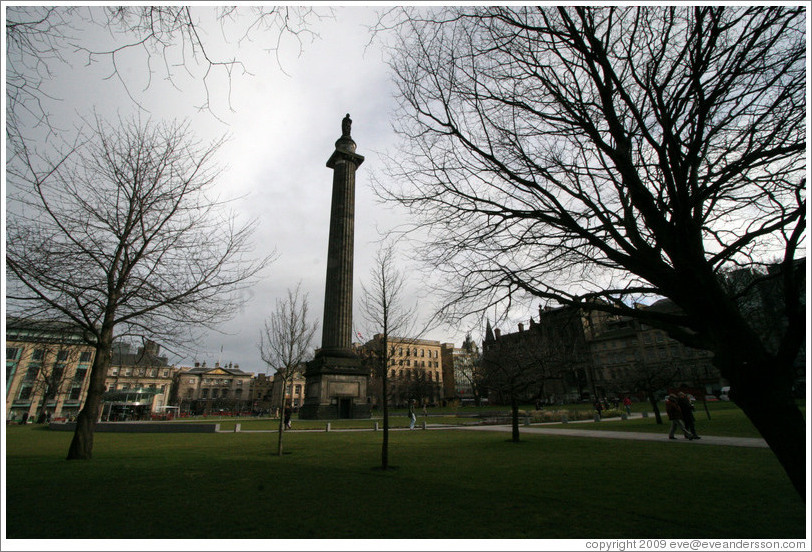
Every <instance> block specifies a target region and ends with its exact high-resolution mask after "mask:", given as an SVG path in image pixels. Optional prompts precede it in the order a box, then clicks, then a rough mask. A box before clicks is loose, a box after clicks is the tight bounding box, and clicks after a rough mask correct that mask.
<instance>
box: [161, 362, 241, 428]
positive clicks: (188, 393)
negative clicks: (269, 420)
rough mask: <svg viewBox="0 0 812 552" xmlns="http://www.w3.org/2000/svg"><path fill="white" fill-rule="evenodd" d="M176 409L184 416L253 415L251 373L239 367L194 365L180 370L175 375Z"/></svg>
mask: <svg viewBox="0 0 812 552" xmlns="http://www.w3.org/2000/svg"><path fill="white" fill-rule="evenodd" d="M176 381H177V383H176V386H177V395H176V397H177V399H176V401H177V406H178V407H179V408H180V413H181V415H183V414H191V415H199V414H215V413H217V414H219V413H226V412H232V413H233V412H240V413H243V412H244V413H250V412H251V410H252V408H253V404H252V398H251V397H252V394H251V381H252V374H249V373H247V372H243V371H242V370H240V367H239V365H237V364H228V365H226V366H220V363H219V362H217V363H215V365H214V366H213V367H207V366H206V363H205V362H204V363H202V364H200V363H195V366H194V367H193V368H186V367H184V368H180V370H179V372H178V373H177V375H176Z"/></svg>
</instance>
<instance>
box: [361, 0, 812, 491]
mask: <svg viewBox="0 0 812 552" xmlns="http://www.w3.org/2000/svg"><path fill="white" fill-rule="evenodd" d="M805 16H806V14H805V10H804V9H803V8H800V7H792V6H781V7H761V6H752V7H712V6H670V7H660V6H656V7H607V8H586V7H579V8H563V7H561V8H555V7H537V6H534V7H488V6H478V7H473V8H470V7H450V8H444V9H436V8H426V9H421V8H404V9H396V10H394V11H390V12H388V14H387V15H386V17H387V18H390V20H386V19H384V20H383V21H382V25H386V26H388V27H389V28H395V29H396V31H397V32H398V38H397V39H396V40H395V42H394V43H392V44H391V54H392V61H391V65H392V69H393V72H394V74H395V77H396V79H397V82H398V86H399V93H400V98H401V100H402V104H401V110H400V115H401V116H400V119H399V122H398V126H397V130H398V131H399V132H400V134H401V135H402V136H403V137H404V139H405V146H404V148H403V151H400V152H398V155H397V157H393V158H392V159H391V160H390V163H389V174H388V175H387V179H386V181H385V182H384V181H382V182H381V183H379V184H378V186H377V190H378V193H379V194H380V195H381V196H382V197H383V198H385V199H389V200H392V201H396V202H400V203H402V204H404V205H406V206H409V207H411V208H412V212H413V214H414V215H415V220H416V226H417V227H429V228H430V229H431V230H432V232H431V233H430V234H429V236H430V237H429V238H427V239H426V242H425V243H426V248H425V251H422V252H421V253H422V255H423V257H422V258H427V259H428V260H429V262H430V263H431V266H432V267H434V271H435V272H442V273H444V274H445V276H447V278H446V281H447V282H448V283H447V287H446V288H445V289H440V290H439V291H441V292H445V293H446V302H445V310H446V311H447V312H449V313H451V314H456V315H457V316H459V317H462V316H465V315H467V314H469V313H472V312H481V311H482V310H483V309H486V308H488V306H489V305H493V304H495V303H499V302H510V301H511V300H514V301H515V300H524V297H526V296H528V295H529V296H533V297H539V298H545V299H552V300H556V301H558V302H560V303H562V304H565V305H567V304H569V305H575V306H581V307H584V308H601V309H602V310H605V311H608V312H611V313H615V314H620V315H631V316H634V317H638V318H643V319H645V320H646V321H647V322H648V323H650V324H652V325H656V326H658V327H660V328H662V329H665V330H667V331H668V332H669V333H670V335H671V336H672V337H674V338H676V339H678V340H680V341H682V342H683V343H685V344H686V345H689V346H692V347H695V348H704V349H707V350H710V351H712V352H713V354H714V362H715V363H716V365H717V367H718V368H719V370H720V372H721V374H722V376H723V377H725V378H726V379H727V380H728V381H729V382H730V384H731V392H732V397H733V400H734V401H735V402H736V404H738V405H739V406H740V407H741V408H742V410H743V411H744V412H745V413H746V415H747V416H748V417H749V418H750V420H751V421H752V422H753V424H754V425H755V426H756V427H757V428H758V430H759V431H760V433H761V434H762V436H763V437H764V438H765V440H766V441H767V442H768V443H769V445H770V447H771V449H772V450H773V452H774V453H775V455H776V457H777V458H778V460H779V461H780V462H781V464H782V465H783V467H784V469H785V470H786V472H787V474H788V475H789V477H790V479H791V480H792V483H793V485H794V486H795V488H796V489H797V490H798V491H799V493H801V494H803V492H804V489H805V481H806V467H805V464H806V462H805V457H806V447H805V423H804V418H803V416H802V414H801V413H800V411H799V410H798V407H797V405H796V404H795V402H794V400H793V398H792V396H791V386H792V382H793V379H794V378H795V373H794V367H793V361H794V360H795V359H796V357H797V355H798V352H799V348H800V347H801V345H802V344H803V341H804V333H805V318H804V306H803V300H802V294H801V293H800V290H801V289H802V288H801V286H802V285H803V278H802V277H800V276H801V273H802V272H803V271H796V270H795V264H796V260H797V256H798V254H799V253H802V252H803V244H804V239H805V230H806V190H805V178H804V175H805V171H806V164H805V157H804V156H805V151H806V137H805V116H806V114H805V108H804V106H805V105H806V104H805V101H806V100H805V95H806V90H805V76H806V72H805V50H806V36H805ZM381 36H383V35H381ZM775 256H778V257H779V258H780V266H781V270H780V271H779V274H780V276H779V278H778V279H780V280H782V288H781V289H782V292H783V297H782V301H781V304H782V306H783V316H784V319H785V320H786V324H785V325H784V326H783V332H782V335H781V338H780V340H778V343H777V345H776V346H775V347H769V346H768V344H767V343H766V342H765V340H764V339H763V338H762V336H761V335H759V333H758V332H757V331H756V329H755V328H754V326H753V324H751V321H750V320H748V318H747V317H746V316H745V315H744V314H743V313H742V311H741V310H740V305H739V303H738V302H737V300H736V299H735V297H733V296H731V294H730V293H729V290H728V289H726V287H725V285H724V284H723V280H724V278H723V274H724V272H725V271H728V270H730V269H732V268H736V267H742V266H758V265H760V264H766V263H768V262H770V261H771V260H772V259H773V258H775ZM646 296H659V297H668V298H670V299H672V300H673V301H674V303H675V304H676V305H678V306H679V307H680V308H681V311H682V312H681V313H680V314H675V313H669V314H666V313H654V312H635V310H634V309H633V307H632V303H633V302H634V301H635V300H637V299H639V298H643V297H646ZM598 298H601V299H602V300H603V301H605V303H600V302H596V299H598Z"/></svg>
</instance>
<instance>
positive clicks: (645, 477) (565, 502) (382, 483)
mask: <svg viewBox="0 0 812 552" xmlns="http://www.w3.org/2000/svg"><path fill="white" fill-rule="evenodd" d="M6 429H7V432H6V439H7V455H6V493H7V509H6V516H7V523H6V527H7V537H8V538H9V539H20V538H22V539H27V538H38V539H46V538H62V539H64V538H94V539H96V538H121V539H169V538H172V539H174V538H180V539H192V538H202V539H212V538H217V539H242V538H262V539H300V538H326V539H344V538H355V539H358V538H364V539H403V538H434V539H447V538H471V539H484V538H489V539H490V538H501V539H504V538H533V539H547V538H581V539H583V538H630V537H643V538H645V537H658V538H803V537H804V530H805V517H804V516H805V510H804V504H803V502H802V500H801V499H800V498H799V497H798V496H797V494H796V493H795V491H794V490H793V488H792V486H791V485H790V483H789V481H788V480H787V478H786V476H785V475H784V473H783V471H782V470H781V468H780V466H779V465H778V462H777V461H776V460H775V458H774V457H773V455H772V454H771V453H770V452H769V451H768V450H763V449H744V448H742V449H734V448H732V447H721V446H719V447H711V446H708V447H678V449H675V448H674V447H673V446H670V443H651V442H635V441H616V440H597V439H583V438H577V437H557V436H555V437H553V436H541V435H529V436H523V440H522V442H521V443H518V444H514V443H511V442H509V441H508V435H507V434H501V433H498V434H494V433H491V432H477V431H461V430H438V431H396V432H393V433H392V434H391V437H390V439H391V447H390V461H391V463H392V464H393V465H394V466H395V467H396V469H392V470H389V471H386V472H384V471H381V470H380V469H377V467H378V465H379V457H380V439H381V433H380V432H378V433H376V432H373V431H369V432H330V433H327V432H300V433H295V432H294V433H287V434H285V438H284V443H285V451H286V453H287V454H285V455H283V456H282V457H279V456H275V455H274V454H273V452H274V451H275V447H276V435H275V434H268V433H222V434H116V433H100V434H97V435H96V436H95V447H94V457H93V459H92V460H89V461H71V462H68V461H66V460H64V457H65V454H66V452H67V448H68V444H69V442H70V438H71V435H70V434H69V433H63V432H52V431H49V430H47V429H45V428H43V427H39V426H33V427H32V426H28V427H20V426H8V427H7V428H6ZM742 520H746V523H742Z"/></svg>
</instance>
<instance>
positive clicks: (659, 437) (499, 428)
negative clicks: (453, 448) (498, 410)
mask: <svg viewBox="0 0 812 552" xmlns="http://www.w3.org/2000/svg"><path fill="white" fill-rule="evenodd" d="M591 421H592V420H583V423H588V422H591ZM570 423H573V424H575V423H581V421H577V422H570ZM544 426H545V424H533V425H530V426H526V425H521V426H519V433H520V434H524V435H528V434H530V435H559V436H561V435H563V436H566V437H590V438H594V439H625V440H629V441H659V442H663V441H666V442H669V443H682V444H685V445H688V444H690V445H691V446H696V445H722V446H728V447H748V448H769V446H768V445H767V443H766V442H765V441H764V439H761V438H752V437H719V436H715V435H702V436H701V438H700V439H698V440H688V439H685V438H684V437H682V436H680V437H679V438H677V439H674V440H669V439H668V432H667V429H668V427H669V426H668V425H664V426H663V427H664V431H663V432H662V433H642V432H637V431H609V430H592V429H567V428H561V427H556V428H552V427H544ZM422 429H423V425H422V423H419V424H417V425H416V426H415V428H414V431H419V430H422ZM426 429H427V430H431V431H440V430H461V431H496V432H503V433H510V432H511V431H512V427H511V426H510V424H503V425H466V426H451V425H443V424H426ZM242 431H244V432H245V433H275V432H276V431H277V430H276V429H259V430H242ZM288 431H292V432H293V433H300V432H301V433H313V432H318V431H324V429H316V428H312V429H311V428H308V429H291V430H288ZM330 431H331V432H367V431H373V430H370V429H360V428H331V429H330ZM378 431H382V430H380V429H379V430H378ZM389 431H409V428H407V427H392V428H389ZM221 433H231V432H230V431H228V430H223V431H221Z"/></svg>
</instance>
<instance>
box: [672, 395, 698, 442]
mask: <svg viewBox="0 0 812 552" xmlns="http://www.w3.org/2000/svg"><path fill="white" fill-rule="evenodd" d="M665 412H666V414H668V419H669V420H670V421H671V431H669V432H668V438H669V439H676V437H674V432H675V431H676V430H677V428H679V429H681V430H682V432H683V433H684V434H685V438H686V439H693V436H692V435H691V434H690V433H689V432H688V430H687V429H685V425H683V423H682V411H681V410H680V407H679V404H677V397H676V395H668V396H667V397H666V398H665Z"/></svg>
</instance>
